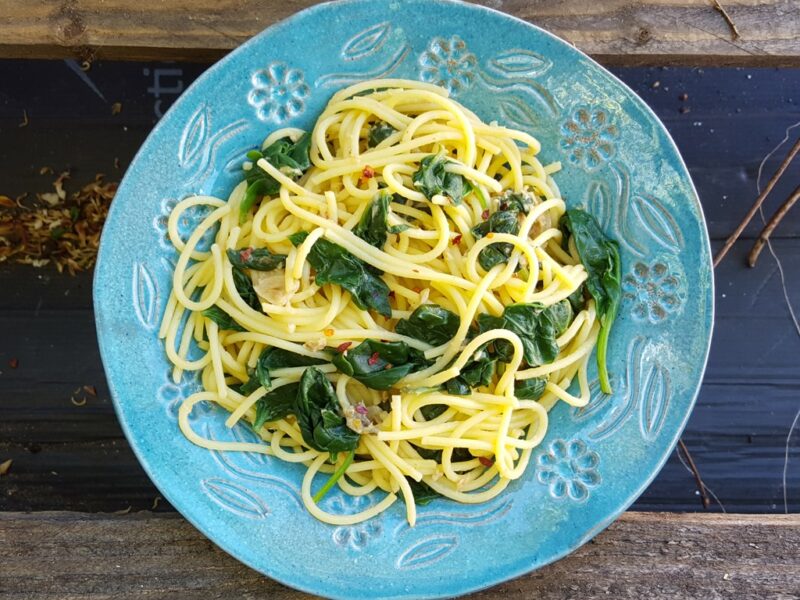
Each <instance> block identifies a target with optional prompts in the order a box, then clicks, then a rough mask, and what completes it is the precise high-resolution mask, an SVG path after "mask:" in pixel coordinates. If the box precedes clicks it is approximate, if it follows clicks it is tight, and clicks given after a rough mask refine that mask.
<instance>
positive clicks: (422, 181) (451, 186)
mask: <svg viewBox="0 0 800 600" xmlns="http://www.w3.org/2000/svg"><path fill="white" fill-rule="evenodd" d="M448 162H449V161H448V159H447V158H446V157H445V156H444V154H431V155H430V156H426V157H425V158H423V159H422V160H421V161H420V163H419V169H417V171H416V172H415V173H414V174H413V175H412V176H411V181H413V182H414V187H415V188H417V189H418V190H419V191H420V192H422V193H423V194H425V197H426V198H428V199H429V200H430V199H431V198H433V197H434V196H436V195H437V194H441V195H443V196H447V197H448V198H450V199H451V200H452V201H453V204H461V201H462V200H463V198H464V196H466V195H467V194H468V193H469V192H470V190H471V189H472V186H471V185H470V183H469V182H468V181H467V180H466V179H464V177H462V176H461V175H459V174H458V173H450V172H448V171H447V170H446V169H445V166H446V165H447V163H448Z"/></svg>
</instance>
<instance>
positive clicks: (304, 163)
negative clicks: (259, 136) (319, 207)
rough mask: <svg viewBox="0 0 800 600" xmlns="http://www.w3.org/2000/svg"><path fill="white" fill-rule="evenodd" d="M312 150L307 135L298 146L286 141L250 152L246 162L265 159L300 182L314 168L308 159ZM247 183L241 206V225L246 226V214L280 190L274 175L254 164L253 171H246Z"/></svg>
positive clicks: (285, 139) (309, 135) (301, 137)
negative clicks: (263, 197)
mask: <svg viewBox="0 0 800 600" xmlns="http://www.w3.org/2000/svg"><path fill="white" fill-rule="evenodd" d="M310 147H311V134H310V133H304V134H303V135H301V136H300V138H299V139H298V140H297V141H296V142H292V140H291V139H290V138H288V137H285V138H281V139H279V140H276V141H275V142H273V143H272V144H270V145H269V146H267V147H266V148H264V149H263V150H251V151H250V152H248V153H247V158H248V159H249V160H250V161H252V162H253V163H257V162H258V161H259V160H260V159H262V158H264V159H266V161H267V162H268V163H269V164H271V165H272V166H273V167H275V168H276V169H278V170H280V171H281V172H282V173H285V174H286V175H287V176H289V177H292V178H293V179H297V178H298V177H300V176H301V175H302V174H303V173H304V172H305V171H306V170H307V169H308V168H309V167H310V166H311V162H310V161H309V158H308V149H309V148H310ZM245 179H246V180H247V190H246V191H245V194H244V198H242V203H241V204H240V205H239V222H243V221H244V220H245V219H246V218H247V214H248V213H249V212H250V209H251V208H252V207H253V205H254V204H255V202H256V200H258V198H260V197H261V196H271V195H274V194H277V193H278V191H279V190H280V189H281V184H280V183H278V181H277V180H276V179H275V178H274V177H272V175H269V174H267V173H266V172H265V171H264V170H263V169H261V168H259V167H258V165H257V164H253V166H252V168H251V169H249V170H246V171H245Z"/></svg>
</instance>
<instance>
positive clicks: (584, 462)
mask: <svg viewBox="0 0 800 600" xmlns="http://www.w3.org/2000/svg"><path fill="white" fill-rule="evenodd" d="M599 463H600V457H599V456H598V455H597V453H596V452H592V451H590V450H589V449H588V447H587V446H586V444H585V443H584V442H583V441H582V440H572V441H571V442H565V441H564V440H556V441H554V442H553V443H551V444H550V447H549V450H548V451H547V452H545V453H544V454H542V455H540V456H539V469H538V473H537V477H538V479H539V481H540V482H542V483H544V484H545V485H547V486H549V487H550V494H551V495H552V496H553V497H554V498H570V499H571V500H577V501H582V500H586V499H587V498H588V497H589V490H590V489H591V488H594V487H596V486H598V485H599V484H600V474H599V473H598V471H597V465H598V464H599Z"/></svg>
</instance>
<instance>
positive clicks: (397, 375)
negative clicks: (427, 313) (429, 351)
mask: <svg viewBox="0 0 800 600" xmlns="http://www.w3.org/2000/svg"><path fill="white" fill-rule="evenodd" d="M331 362H333V364H334V365H336V368H337V369H339V370H340V371H341V372H342V373H344V374H345V375H349V376H350V377H354V378H355V379H357V380H358V381H360V382H361V383H363V384H364V385H365V386H367V387H370V388H372V389H375V390H388V389H389V388H391V387H392V386H393V385H394V384H395V383H397V382H398V381H400V380H401V379H402V378H403V377H405V376H406V375H408V374H409V373H411V372H412V371H414V370H417V369H421V368H424V367H426V366H428V365H429V364H430V363H429V361H428V360H426V358H425V355H424V354H423V353H422V352H421V351H420V350H417V349H416V348H412V347H411V346H409V345H408V344H406V343H405V342H379V341H378V340H364V341H363V342H361V343H360V344H359V345H358V346H356V347H355V348H351V349H348V350H345V351H344V352H340V353H337V354H335V355H334V357H333V360H332V361H331Z"/></svg>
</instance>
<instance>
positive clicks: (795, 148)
mask: <svg viewBox="0 0 800 600" xmlns="http://www.w3.org/2000/svg"><path fill="white" fill-rule="evenodd" d="M798 152H800V139H798V140H797V141H796V142H795V144H794V146H792V149H791V150H789V154H787V155H786V158H784V159H783V162H782V163H781V164H780V166H779V167H778V170H777V171H775V174H774V175H773V176H772V177H771V178H770V180H769V181H768V182H767V185H766V186H765V187H764V190H763V191H762V192H761V193H760V194H759V195H758V198H756V201H755V202H754V203H753V206H751V207H750V210H749V211H747V214H746V215H745V216H744V219H742V222H741V223H739V226H738V227H737V228H736V229H735V231H734V232H733V233H732V234H731V235H730V236H729V237H728V239H727V240H725V244H724V245H723V246H722V248H721V249H720V251H719V252H717V255H716V256H715V257H714V267H716V266H717V265H719V263H721V262H722V259H723V258H725V255H726V254H727V253H728V251H729V250H730V249H731V247H732V246H733V245H734V244H735V243H736V240H738V239H739V236H740V235H742V231H744V228H745V227H747V225H748V224H749V223H750V221H751V220H752V219H753V217H754V216H755V214H756V212H758V209H759V208H760V207H761V205H762V204H763V203H764V200H765V199H766V197H767V196H768V195H769V193H770V192H771V191H772V188H774V187H775V184H776V183H778V180H779V179H780V178H781V176H782V175H783V173H784V172H785V171H786V169H787V168H788V167H789V163H791V162H792V159H794V157H795V156H796V155H797V153H798Z"/></svg>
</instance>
